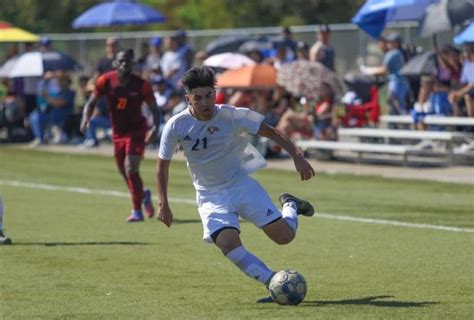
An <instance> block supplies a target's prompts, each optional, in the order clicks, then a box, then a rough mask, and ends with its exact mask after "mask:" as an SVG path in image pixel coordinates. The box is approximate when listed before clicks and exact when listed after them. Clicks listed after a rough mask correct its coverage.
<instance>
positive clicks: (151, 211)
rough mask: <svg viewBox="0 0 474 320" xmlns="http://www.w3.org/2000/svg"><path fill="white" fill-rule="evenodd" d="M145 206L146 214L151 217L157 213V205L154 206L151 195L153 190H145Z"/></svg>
mask: <svg viewBox="0 0 474 320" xmlns="http://www.w3.org/2000/svg"><path fill="white" fill-rule="evenodd" d="M142 202H143V207H145V212H146V216H147V217H148V218H149V219H151V218H153V216H154V215H155V207H154V206H153V199H152V197H151V190H150V189H145V190H144V191H143V201H142Z"/></svg>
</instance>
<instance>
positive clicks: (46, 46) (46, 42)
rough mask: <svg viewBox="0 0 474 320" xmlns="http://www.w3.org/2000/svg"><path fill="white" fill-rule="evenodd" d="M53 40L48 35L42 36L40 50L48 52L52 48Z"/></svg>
mask: <svg viewBox="0 0 474 320" xmlns="http://www.w3.org/2000/svg"><path fill="white" fill-rule="evenodd" d="M51 47H52V41H51V39H49V38H48V37H42V38H41V39H40V41H39V51H41V52H46V51H51V50H52V48H51Z"/></svg>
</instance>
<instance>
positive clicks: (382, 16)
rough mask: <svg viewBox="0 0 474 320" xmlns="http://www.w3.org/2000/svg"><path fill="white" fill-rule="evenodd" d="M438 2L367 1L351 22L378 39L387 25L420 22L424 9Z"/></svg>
mask: <svg viewBox="0 0 474 320" xmlns="http://www.w3.org/2000/svg"><path fill="white" fill-rule="evenodd" d="M438 1H439V0H368V1H367V2H366V3H365V4H364V5H363V6H362V8H360V10H359V11H358V12H357V14H356V15H355V16H354V17H353V18H352V22H353V23H355V24H357V25H358V26H359V27H360V28H361V29H362V30H364V31H365V32H367V33H368V34H369V35H371V36H372V37H374V38H378V37H380V35H381V34H382V32H383V30H384V29H385V26H386V25H387V24H388V23H395V22H404V21H420V20H421V19H422V18H423V17H424V15H425V10H426V8H427V7H428V6H429V5H430V4H433V3H437V2H438Z"/></svg>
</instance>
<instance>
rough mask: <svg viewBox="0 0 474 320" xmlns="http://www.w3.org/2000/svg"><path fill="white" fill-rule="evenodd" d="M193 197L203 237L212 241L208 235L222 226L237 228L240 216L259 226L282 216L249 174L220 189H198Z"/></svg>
mask: <svg viewBox="0 0 474 320" xmlns="http://www.w3.org/2000/svg"><path fill="white" fill-rule="evenodd" d="M196 201H197V204H198V211H199V215H200V216H201V221H202V225H203V229H204V235H203V239H204V241H207V242H209V243H212V242H213V241H212V238H211V235H212V234H213V233H214V232H216V231H218V230H220V229H222V228H226V227H227V228H235V229H237V230H239V231H240V223H239V217H240V218H242V219H245V220H247V221H250V222H252V223H253V224H255V225H256V226H257V227H259V228H260V227H263V226H264V225H266V224H269V223H270V222H272V221H275V220H277V219H278V218H280V217H281V212H280V211H279V210H278V209H277V207H276V206H275V205H274V204H273V202H272V200H271V199H270V197H269V196H268V194H267V192H266V191H265V189H263V187H262V186H261V185H260V184H259V183H258V182H257V181H255V180H254V179H252V178H250V177H249V176H245V177H243V178H242V179H240V180H239V181H238V182H236V183H234V184H232V185H230V186H229V187H226V188H224V189H221V190H217V191H215V190H213V191H207V190H198V191H197V192H196Z"/></svg>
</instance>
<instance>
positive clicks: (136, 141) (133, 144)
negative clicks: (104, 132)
mask: <svg viewBox="0 0 474 320" xmlns="http://www.w3.org/2000/svg"><path fill="white" fill-rule="evenodd" d="M145 135H146V131H140V132H134V133H130V134H124V135H119V134H114V136H113V138H112V140H113V142H114V154H115V158H116V159H117V160H122V161H123V160H124V159H125V157H126V156H127V155H137V156H141V157H143V155H144V154H145Z"/></svg>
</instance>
